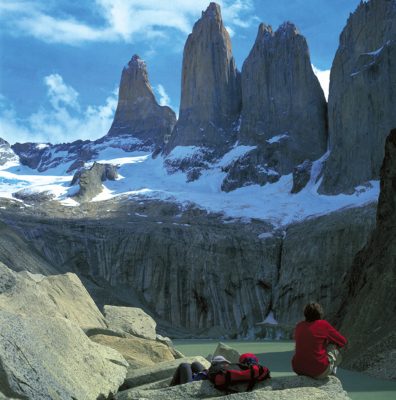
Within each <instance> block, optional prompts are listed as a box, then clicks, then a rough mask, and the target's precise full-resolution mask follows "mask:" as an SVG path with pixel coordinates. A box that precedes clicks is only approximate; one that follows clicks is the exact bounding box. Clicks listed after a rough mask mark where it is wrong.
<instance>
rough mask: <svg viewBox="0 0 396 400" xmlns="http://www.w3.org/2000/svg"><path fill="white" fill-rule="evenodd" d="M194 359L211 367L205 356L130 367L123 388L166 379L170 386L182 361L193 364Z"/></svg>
mask: <svg viewBox="0 0 396 400" xmlns="http://www.w3.org/2000/svg"><path fill="white" fill-rule="evenodd" d="M194 361H198V362H199V363H201V364H202V365H203V366H204V367H205V368H209V366H210V363H209V361H208V360H205V358H203V357H200V356H197V357H183V358H179V359H177V360H173V361H166V362H161V363H158V364H157V365H155V366H153V367H152V366H150V367H146V368H139V369H134V368H129V369H128V373H127V376H126V379H125V382H124V385H123V388H124V389H127V388H137V387H139V386H143V385H148V384H154V383H156V382H160V381H161V382H162V381H164V380H165V381H166V382H165V384H164V385H165V386H168V385H169V382H170V379H171V378H172V376H173V374H174V372H175V370H176V368H177V367H178V366H179V365H180V364H181V363H189V364H191V363H192V362H194Z"/></svg>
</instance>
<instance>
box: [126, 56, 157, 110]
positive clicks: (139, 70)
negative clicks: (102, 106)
mask: <svg viewBox="0 0 396 400" xmlns="http://www.w3.org/2000/svg"><path fill="white" fill-rule="evenodd" d="M121 97H122V99H123V100H127V99H128V100H129V101H133V100H138V99H141V98H142V97H146V98H148V99H150V101H151V102H155V103H156V100H155V96H154V93H153V89H152V88H151V85H150V82H149V79H148V73H147V66H146V63H145V61H144V60H142V59H141V58H140V57H139V56H138V55H137V54H135V55H133V57H132V58H131V60H130V61H129V62H128V64H127V65H126V66H125V68H124V69H123V71H122V77H121V84H120V92H119V98H120V99H121Z"/></svg>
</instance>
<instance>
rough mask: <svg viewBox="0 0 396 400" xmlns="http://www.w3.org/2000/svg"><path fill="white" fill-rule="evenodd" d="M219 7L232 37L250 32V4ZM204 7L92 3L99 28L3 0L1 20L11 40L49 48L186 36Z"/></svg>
mask: <svg viewBox="0 0 396 400" xmlns="http://www.w3.org/2000/svg"><path fill="white" fill-rule="evenodd" d="M85 4H87V5H88V3H85ZM219 4H220V5H221V6H222V14H223V18H224V21H225V22H226V24H227V25H228V27H229V29H230V30H231V31H232V32H233V31H235V27H239V28H240V27H243V28H245V27H248V26H250V24H251V23H253V21H254V20H255V17H254V16H252V11H253V4H252V1H251V0H221V1H219ZM57 5H58V4H57V3H55V6H57ZM207 6H208V0H173V1H172V2H168V1H158V0H95V3H94V4H89V5H88V7H89V8H90V9H92V10H93V11H91V12H92V13H93V14H95V15H96V16H97V15H99V16H101V18H102V20H103V23H102V24H101V25H100V26H98V25H92V24H88V23H86V22H84V21H80V20H78V17H77V16H72V15H70V16H66V17H62V18H61V17H54V16H52V15H51V11H52V10H51V8H50V7H49V5H48V4H46V3H44V1H43V0H41V1H35V2H30V1H19V2H18V1H16V3H15V2H13V1H10V0H3V2H2V5H1V6H0V18H1V20H2V23H3V24H5V26H7V27H8V28H10V29H8V32H9V33H10V34H14V35H19V34H24V35H29V36H33V37H35V38H37V39H40V40H43V41H45V42H48V43H67V44H78V43H84V42H93V41H107V42H108V41H110V42H114V41H119V40H123V41H125V42H133V41H134V40H137V39H138V40H141V39H152V38H153V37H166V36H167V35H166V33H165V30H166V29H169V28H172V29H176V30H177V31H179V32H181V33H183V34H188V33H189V32H190V31H191V28H192V25H193V23H194V22H195V21H196V20H197V19H198V18H199V17H200V14H201V11H202V10H205V9H206V7H207Z"/></svg>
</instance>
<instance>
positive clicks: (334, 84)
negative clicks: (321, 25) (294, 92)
mask: <svg viewBox="0 0 396 400" xmlns="http://www.w3.org/2000/svg"><path fill="white" fill-rule="evenodd" d="M395 20H396V1H395V0H371V1H365V2H363V1H362V2H361V3H360V5H359V6H358V8H357V9H356V11H355V12H354V13H353V14H351V16H350V17H349V19H348V23H347V25H346V27H345V28H344V30H343V32H342V33H341V36H340V46H339V48H338V50H337V53H336V56H335V59H334V62H333V65H332V68H331V76H330V93H329V144H330V150H331V154H330V157H329V159H328V161H327V163H326V167H325V171H324V178H323V182H322V185H321V187H320V190H321V191H322V192H324V193H330V194H334V193H340V192H351V191H353V189H354V187H355V186H357V185H359V184H361V183H363V182H367V181H369V180H372V179H378V178H379V172H380V167H381V164H382V160H383V158H384V144H385V139H386V136H387V135H388V133H389V130H390V129H392V128H394V127H395V126H396V113H395V112H394V110H395V107H396V98H395V96H394V87H395V81H396V24H395ZM362 110H364V112H362Z"/></svg>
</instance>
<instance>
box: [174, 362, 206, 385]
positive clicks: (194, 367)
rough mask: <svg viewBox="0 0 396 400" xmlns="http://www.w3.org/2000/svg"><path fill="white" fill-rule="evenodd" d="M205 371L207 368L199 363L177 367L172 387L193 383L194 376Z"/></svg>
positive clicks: (183, 364)
mask: <svg viewBox="0 0 396 400" xmlns="http://www.w3.org/2000/svg"><path fill="white" fill-rule="evenodd" d="M204 369H205V367H204V366H203V365H202V364H201V363H199V362H198V361H194V362H193V363H192V364H188V363H182V364H180V365H179V366H178V367H177V369H176V371H175V373H174V374H173V378H172V381H171V383H170V386H176V385H183V384H184V383H188V382H192V380H193V374H196V373H198V372H202V371H203V370H204Z"/></svg>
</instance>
